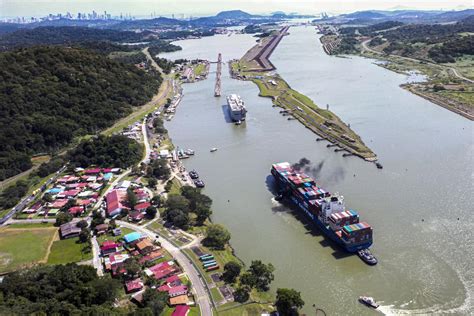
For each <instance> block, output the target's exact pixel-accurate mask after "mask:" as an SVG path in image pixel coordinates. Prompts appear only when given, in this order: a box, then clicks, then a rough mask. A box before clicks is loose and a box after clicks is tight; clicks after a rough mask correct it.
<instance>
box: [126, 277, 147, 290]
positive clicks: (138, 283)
mask: <svg viewBox="0 0 474 316" xmlns="http://www.w3.org/2000/svg"><path fill="white" fill-rule="evenodd" d="M142 288H143V281H142V280H141V279H140V278H138V279H135V280H131V281H127V282H125V290H126V291H127V294H128V293H133V292H137V291H140V290H141V289H142Z"/></svg>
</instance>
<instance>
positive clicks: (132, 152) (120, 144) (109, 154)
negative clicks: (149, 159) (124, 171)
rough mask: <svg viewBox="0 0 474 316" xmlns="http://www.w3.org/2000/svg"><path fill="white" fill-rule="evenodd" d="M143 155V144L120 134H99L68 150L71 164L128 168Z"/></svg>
mask: <svg viewBox="0 0 474 316" xmlns="http://www.w3.org/2000/svg"><path fill="white" fill-rule="evenodd" d="M142 156H143V146H142V145H140V144H139V143H138V142H137V141H135V140H133V139H130V138H128V137H126V136H122V135H114V136H111V137H107V136H103V135H100V136H98V137H93V138H92V139H90V140H86V141H83V142H82V143H80V144H79V145H78V146H77V147H76V148H74V149H72V150H71V151H69V152H68V158H69V161H70V163H71V165H72V166H76V167H88V166H91V165H96V166H100V167H117V168H128V167H130V166H131V165H134V164H137V163H138V162H139V161H140V159H141V158H142Z"/></svg>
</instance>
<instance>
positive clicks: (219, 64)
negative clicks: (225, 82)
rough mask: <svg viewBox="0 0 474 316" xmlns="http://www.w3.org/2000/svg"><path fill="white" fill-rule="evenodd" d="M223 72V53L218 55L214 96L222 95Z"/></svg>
mask: <svg viewBox="0 0 474 316" xmlns="http://www.w3.org/2000/svg"><path fill="white" fill-rule="evenodd" d="M221 74H222V54H221V53H219V55H218V56H217V71H216V86H215V87H214V96H215V97H220V96H221Z"/></svg>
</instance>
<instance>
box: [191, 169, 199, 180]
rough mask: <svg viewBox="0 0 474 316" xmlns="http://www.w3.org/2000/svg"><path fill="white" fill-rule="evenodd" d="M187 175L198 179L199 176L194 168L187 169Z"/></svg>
mask: <svg viewBox="0 0 474 316" xmlns="http://www.w3.org/2000/svg"><path fill="white" fill-rule="evenodd" d="M189 176H190V177H191V179H193V180H194V179H198V178H199V174H198V173H197V172H196V170H191V171H189Z"/></svg>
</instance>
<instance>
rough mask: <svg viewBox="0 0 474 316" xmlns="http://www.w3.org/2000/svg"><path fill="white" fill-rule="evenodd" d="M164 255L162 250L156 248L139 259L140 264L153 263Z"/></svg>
mask: <svg viewBox="0 0 474 316" xmlns="http://www.w3.org/2000/svg"><path fill="white" fill-rule="evenodd" d="M163 257H164V255H163V254H162V253H161V251H159V250H155V251H152V252H150V253H149V254H147V255H146V256H143V257H141V258H140V259H139V260H138V263H139V264H145V263H152V262H154V261H156V260H158V259H161V258H163Z"/></svg>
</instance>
